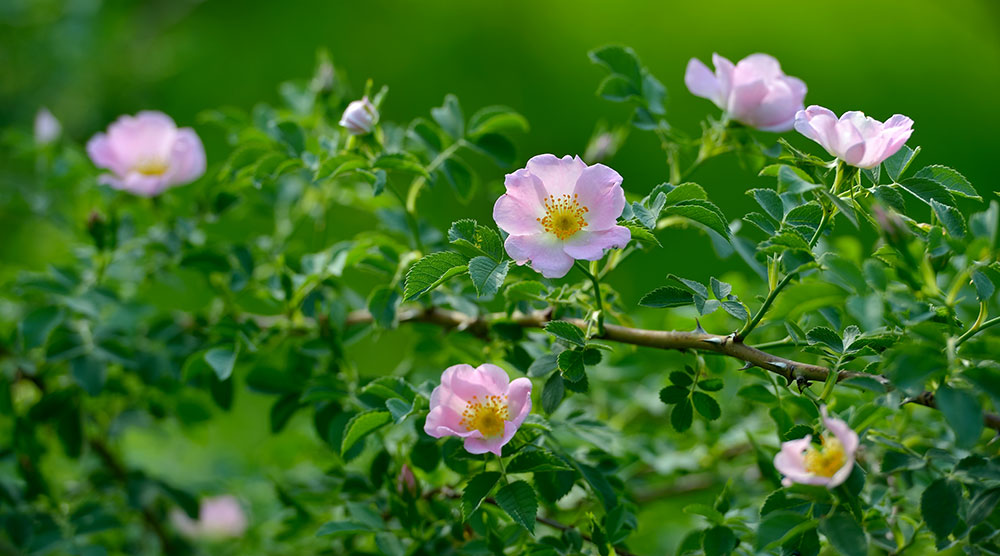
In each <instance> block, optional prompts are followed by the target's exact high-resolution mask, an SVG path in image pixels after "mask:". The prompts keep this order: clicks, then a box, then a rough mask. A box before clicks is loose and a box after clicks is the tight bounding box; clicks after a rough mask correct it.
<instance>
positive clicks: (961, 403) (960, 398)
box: [934, 386, 983, 448]
mask: <svg viewBox="0 0 1000 556" xmlns="http://www.w3.org/2000/svg"><path fill="white" fill-rule="evenodd" d="M934 401H935V402H937V406H938V409H940V410H941V413H943V414H944V418H945V420H946V421H948V426H950V427H951V430H953V431H955V444H957V445H958V446H959V447H961V448H971V447H972V446H974V445H975V444H976V441H978V440H979V436H980V435H981V434H982V432H983V410H982V408H981V407H980V405H979V400H977V399H976V397H975V396H974V395H972V393H970V392H968V391H966V390H958V389H954V388H949V387H947V386H942V387H940V388H938V390H937V392H935V393H934Z"/></svg>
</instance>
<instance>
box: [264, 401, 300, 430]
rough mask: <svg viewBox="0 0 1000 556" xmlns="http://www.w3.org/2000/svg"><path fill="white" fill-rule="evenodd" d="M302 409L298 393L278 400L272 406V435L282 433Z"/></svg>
mask: <svg viewBox="0 0 1000 556" xmlns="http://www.w3.org/2000/svg"><path fill="white" fill-rule="evenodd" d="M300 407H302V406H301V405H300V404H299V394H298V393H291V394H285V395H284V396H282V397H280V398H278V401H276V402H274V405H272V406H271V415H270V418H271V420H270V421H271V434H277V433H279V432H281V430H282V429H284V428H285V425H287V424H288V421H289V420H291V418H292V416H293V415H295V412H296V411H298V410H299V408H300Z"/></svg>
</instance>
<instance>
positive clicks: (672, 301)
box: [639, 286, 694, 309]
mask: <svg viewBox="0 0 1000 556" xmlns="http://www.w3.org/2000/svg"><path fill="white" fill-rule="evenodd" d="M692 303H694V296H693V295H692V294H691V293H690V292H686V291H684V290H682V289H680V288H674V287H671V286H662V287H659V288H656V289H655V290H653V291H651V292H649V293H647V294H646V295H644V296H642V299H640V300H639V305H641V306H643V307H653V308H657V309H662V308H665V307H682V306H684V305H690V304H692Z"/></svg>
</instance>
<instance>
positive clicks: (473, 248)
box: [448, 218, 503, 261]
mask: <svg viewBox="0 0 1000 556" xmlns="http://www.w3.org/2000/svg"><path fill="white" fill-rule="evenodd" d="M448 241H449V242H451V244H452V245H454V246H455V247H456V248H459V249H460V250H461V249H464V250H466V251H468V252H469V254H470V256H475V255H486V256H487V257H490V258H492V259H494V260H497V261H499V260H501V259H502V258H503V243H502V242H501V241H500V236H499V235H497V233H496V232H495V231H493V229H492V228H487V227H486V226H480V225H479V224H477V223H476V221H475V220H472V219H468V218H467V219H464V220H457V221H455V222H452V223H451V228H449V229H448Z"/></svg>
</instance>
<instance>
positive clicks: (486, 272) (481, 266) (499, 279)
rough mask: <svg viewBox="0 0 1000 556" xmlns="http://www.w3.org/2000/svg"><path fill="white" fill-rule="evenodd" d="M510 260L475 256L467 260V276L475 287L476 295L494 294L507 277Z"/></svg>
mask: <svg viewBox="0 0 1000 556" xmlns="http://www.w3.org/2000/svg"><path fill="white" fill-rule="evenodd" d="M509 267H510V261H502V262H499V263H498V262H496V261H495V260H493V259H491V258H489V257H476V258H474V259H472V260H471V261H469V277H470V278H472V285H473V286H475V288H476V295H477V297H487V296H492V295H496V293H497V292H498V291H500V286H502V285H503V281H504V280H505V279H506V278H507V269H508V268H509Z"/></svg>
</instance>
